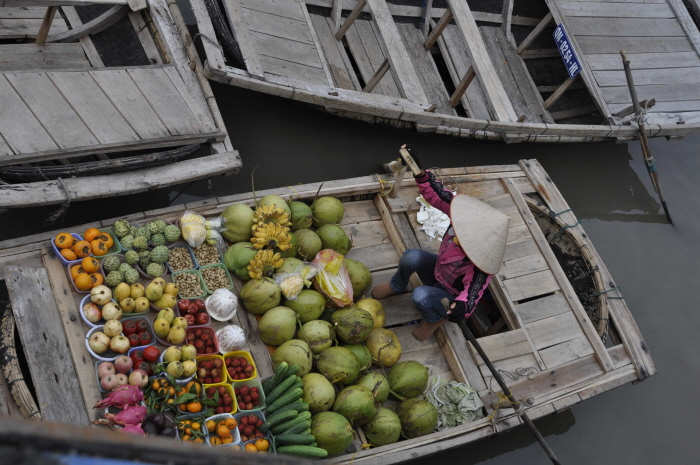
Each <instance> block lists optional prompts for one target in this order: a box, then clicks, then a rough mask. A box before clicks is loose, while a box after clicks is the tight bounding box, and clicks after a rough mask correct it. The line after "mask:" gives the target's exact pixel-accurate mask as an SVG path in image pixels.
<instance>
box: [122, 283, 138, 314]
mask: <svg viewBox="0 0 700 465" xmlns="http://www.w3.org/2000/svg"><path fill="white" fill-rule="evenodd" d="M122 284H123V283H122ZM119 307H121V309H122V312H124V313H131V312H133V311H134V310H135V309H136V301H135V300H134V299H132V298H131V297H127V298H126V299H124V300H122V301H121V302H119Z"/></svg>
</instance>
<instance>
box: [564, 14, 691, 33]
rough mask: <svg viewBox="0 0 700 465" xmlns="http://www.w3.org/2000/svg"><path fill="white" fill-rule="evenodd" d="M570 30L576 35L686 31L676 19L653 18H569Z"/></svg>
mask: <svg viewBox="0 0 700 465" xmlns="http://www.w3.org/2000/svg"><path fill="white" fill-rule="evenodd" d="M567 24H568V25H569V28H568V29H569V31H571V34H574V35H576V36H581V37H582V36H611V37H637V36H639V34H640V32H641V31H644V32H643V34H644V36H645V37H679V36H685V31H683V29H682V28H681V27H680V25H679V24H678V21H676V20H675V19H652V18H596V19H595V20H590V19H588V18H577V17H573V18H567Z"/></svg>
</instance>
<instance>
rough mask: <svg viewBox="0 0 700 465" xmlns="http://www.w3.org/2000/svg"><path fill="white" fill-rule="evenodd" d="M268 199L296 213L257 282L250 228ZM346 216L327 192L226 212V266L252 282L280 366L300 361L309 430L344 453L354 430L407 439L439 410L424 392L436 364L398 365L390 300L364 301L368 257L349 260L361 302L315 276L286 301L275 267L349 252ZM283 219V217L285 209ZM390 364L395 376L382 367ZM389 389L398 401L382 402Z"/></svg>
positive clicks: (262, 329)
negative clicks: (315, 281) (388, 323)
mask: <svg viewBox="0 0 700 465" xmlns="http://www.w3.org/2000/svg"><path fill="white" fill-rule="evenodd" d="M263 205H269V206H274V207H273V209H278V208H281V209H283V210H284V211H285V212H286V213H287V214H288V217H289V221H290V222H291V227H290V229H291V231H290V232H289V234H291V235H292V238H291V241H290V242H291V244H292V247H291V248H288V250H281V249H275V250H276V253H279V254H280V256H281V257H282V258H283V259H284V263H282V264H280V263H279V261H277V262H275V263H271V264H269V265H268V266H267V267H266V268H265V269H264V271H263V275H262V276H261V277H256V278H252V279H251V277H250V267H249V266H248V265H249V263H250V262H251V260H254V257H255V256H256V254H257V253H258V252H259V246H258V248H256V247H255V246H254V244H253V243H252V242H250V240H251V233H250V231H251V230H253V229H254V222H255V221H259V219H260V218H261V213H260V212H261V206H263ZM265 211H267V212H269V211H270V208H269V207H268V208H266V209H265ZM344 214H345V211H344V208H343V204H342V203H341V202H340V201H339V200H338V199H335V198H333V197H320V198H317V199H315V200H314V201H313V202H312V203H311V204H310V205H309V204H307V203H304V202H301V201H292V202H289V203H287V202H286V201H285V200H284V199H282V198H281V197H279V196H276V195H268V196H265V197H263V198H261V199H260V200H259V201H258V202H257V204H256V210H253V209H252V208H251V207H249V206H247V205H245V204H235V205H231V206H230V207H228V208H227V209H226V210H224V212H223V213H222V216H223V217H224V218H225V220H226V228H227V230H226V231H224V232H223V233H222V234H223V235H224V237H226V239H228V240H229V241H231V242H233V243H234V245H232V246H231V247H230V248H229V249H228V250H227V251H226V253H225V256H224V264H225V265H226V267H227V268H228V269H229V270H230V271H232V272H233V273H235V274H236V276H238V277H239V278H240V279H241V280H242V281H244V282H245V284H244V286H243V288H242V289H241V292H240V294H239V297H240V299H241V301H242V302H243V305H244V307H245V309H246V310H247V311H248V312H250V313H253V314H256V315H261V318H260V320H259V321H258V331H259V334H260V338H261V339H262V340H263V341H264V342H265V343H266V344H268V345H270V346H274V347H275V350H274V352H273V354H272V360H273V366H274V368H276V367H277V366H278V365H279V364H280V363H282V362H287V363H288V364H289V365H298V366H299V371H298V372H297V375H298V376H300V377H301V379H302V381H303V391H304V394H303V398H302V399H303V400H304V401H305V402H306V403H308V404H309V411H310V412H311V413H312V414H313V417H312V423H311V433H312V434H313V435H314V436H315V437H316V442H317V443H318V447H321V448H323V449H325V450H327V451H328V454H329V456H335V455H340V454H342V453H343V452H345V451H346V449H347V448H348V447H349V446H350V444H351V442H352V441H353V439H354V437H355V436H354V433H353V428H355V427H361V428H362V430H363V432H364V434H365V436H366V437H367V440H368V441H369V443H370V444H372V445H373V446H383V445H387V444H392V443H394V442H396V441H398V440H399V439H400V438H401V437H402V436H403V437H406V438H414V437H418V436H421V435H424V434H428V433H431V432H433V431H434V430H435V426H436V424H437V420H438V412H437V410H436V409H435V407H434V406H433V405H432V404H431V403H430V402H428V401H426V400H424V399H422V398H420V397H421V395H422V394H423V392H424V391H425V389H426V387H427V385H428V378H429V374H428V369H427V368H426V367H425V366H423V365H422V364H420V363H419V362H416V361H405V362H399V359H400V358H401V344H400V343H399V340H398V337H397V336H396V334H395V333H394V332H393V331H391V330H390V329H386V328H384V324H385V320H386V315H385V312H384V308H383V306H382V304H381V303H380V302H379V301H377V300H375V299H372V298H364V295H365V294H366V293H367V292H368V291H369V290H370V289H371V287H372V275H371V273H370V271H369V269H367V267H366V266H365V265H364V264H362V263H360V262H358V261H355V260H351V259H347V258H345V259H344V263H345V265H346V266H347V270H348V274H349V276H350V280H351V281H352V287H353V304H352V305H351V306H347V307H344V308H337V307H335V306H334V304H333V302H332V301H331V300H330V299H328V298H326V297H325V296H324V295H323V294H322V293H321V292H318V291H317V290H316V289H312V288H311V286H309V285H308V283H307V286H306V288H304V289H303V290H301V292H299V294H298V295H297V296H295V297H296V298H294V299H286V298H285V297H284V295H283V293H282V292H281V291H280V288H279V287H278V285H277V284H276V282H275V280H274V277H275V276H276V275H277V274H281V273H289V272H291V271H293V270H298V269H299V268H300V266H303V265H304V264H307V263H308V262H311V261H312V260H313V259H314V257H315V256H316V255H317V254H318V253H319V252H320V251H321V250H325V249H333V250H335V251H337V252H338V253H340V254H342V255H345V254H347V252H348V251H349V250H350V249H351V248H352V241H351V240H350V238H349V237H348V236H347V234H346V232H345V230H344V229H343V228H341V227H340V226H339V225H340V223H341V222H342V220H343V216H344ZM278 216H279V217H281V218H282V220H283V221H284V214H281V215H280V214H279V213H278ZM252 240H256V239H255V237H254V238H253V239H252ZM270 245H275V243H274V241H272V242H271V243H270ZM277 265H279V266H277ZM389 368H390V369H391V370H390V371H389V372H388V374H387V376H384V375H382V374H381V373H382V372H386V370H387V369H389ZM390 395H391V396H392V398H393V399H396V400H398V401H400V403H396V402H393V401H392V402H391V403H390V404H386V405H387V406H383V404H384V403H385V402H387V400H388V399H389V396H390ZM393 399H392V400H393ZM388 407H393V408H388Z"/></svg>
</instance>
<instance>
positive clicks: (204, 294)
mask: <svg viewBox="0 0 700 465" xmlns="http://www.w3.org/2000/svg"><path fill="white" fill-rule="evenodd" d="M185 273H189V274H193V275H195V276H197V278H199V285H200V287H201V288H202V292H203V294H201V295H193V296H185V295H182V292H179V293H178V294H177V298H178V299H190V300H192V299H202V300H204V299H206V298H207V286H205V285H204V280H203V279H202V275H201V274H200V273H199V270H189V271H178V272H177V273H173V282H174V283H175V285H176V286H177V280H176V277H177V276H179V275H181V274H185ZM178 288H180V286H178Z"/></svg>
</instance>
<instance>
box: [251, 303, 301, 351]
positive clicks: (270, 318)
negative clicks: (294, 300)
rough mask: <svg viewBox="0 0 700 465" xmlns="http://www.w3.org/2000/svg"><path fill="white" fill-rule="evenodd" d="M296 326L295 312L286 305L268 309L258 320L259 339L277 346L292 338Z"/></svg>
mask: <svg viewBox="0 0 700 465" xmlns="http://www.w3.org/2000/svg"><path fill="white" fill-rule="evenodd" d="M296 327H297V314H296V313H295V312H294V310H292V309H291V308H287V307H275V308H273V309H270V310H268V311H267V312H265V314H264V315H263V317H262V318H261V319H260V321H258V332H259V333H260V339H262V340H263V342H264V343H265V344H270V345H271V346H278V345H280V344H282V343H284V342H287V341H289V340H291V339H293V338H294V332H295V331H296Z"/></svg>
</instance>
